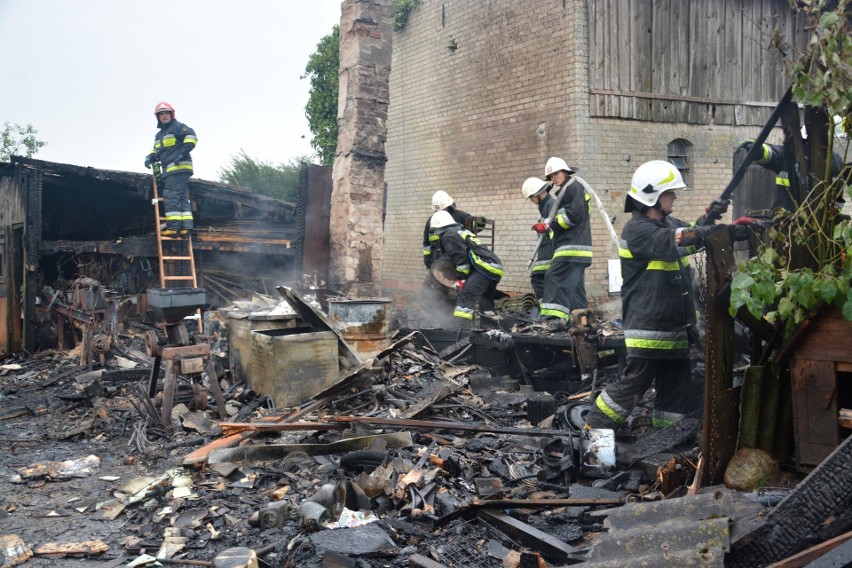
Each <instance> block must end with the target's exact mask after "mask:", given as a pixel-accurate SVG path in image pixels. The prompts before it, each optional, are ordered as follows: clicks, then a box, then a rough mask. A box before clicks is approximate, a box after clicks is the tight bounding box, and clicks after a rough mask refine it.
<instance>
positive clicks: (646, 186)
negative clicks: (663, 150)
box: [624, 160, 686, 213]
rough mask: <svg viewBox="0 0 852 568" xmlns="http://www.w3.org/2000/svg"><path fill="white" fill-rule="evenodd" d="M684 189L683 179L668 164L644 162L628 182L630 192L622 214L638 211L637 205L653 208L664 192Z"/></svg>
mask: <svg viewBox="0 0 852 568" xmlns="http://www.w3.org/2000/svg"><path fill="white" fill-rule="evenodd" d="M684 187H686V184H685V183H683V177H681V175H680V172H679V171H678V169H677V168H676V167H674V165H673V164H671V163H670V162H665V161H663V160H652V161H650V162H645V163H644V164H642V165H641V166H639V167H638V168H637V169H636V173H634V174H633V179H631V180H630V191H629V192H628V194H627V197H626V198H625V200H624V212H625V213H630V212H631V211H633V210H634V209H636V210H638V209H639V205H645V206H647V207H653V206H654V205H656V203H657V200H658V199H659V198H660V195H661V194H662V193H663V192H664V191H669V190H671V189H683V188H684ZM637 204H638V205H637Z"/></svg>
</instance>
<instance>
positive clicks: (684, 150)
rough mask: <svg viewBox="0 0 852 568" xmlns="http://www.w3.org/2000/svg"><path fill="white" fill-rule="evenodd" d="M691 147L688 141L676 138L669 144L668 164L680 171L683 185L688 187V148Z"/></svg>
mask: <svg viewBox="0 0 852 568" xmlns="http://www.w3.org/2000/svg"><path fill="white" fill-rule="evenodd" d="M690 146H692V144H690V143H689V142H688V141H686V140H683V139H681V138H678V139H677V140H672V141H671V142H669V148H668V151H669V162H671V163H672V164H674V166H675V167H676V168H677V169H678V170H680V175H681V176H683V183H685V184H687V185H689V176H688V174H689V147H690Z"/></svg>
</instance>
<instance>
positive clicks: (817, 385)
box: [790, 359, 840, 465]
mask: <svg viewBox="0 0 852 568" xmlns="http://www.w3.org/2000/svg"><path fill="white" fill-rule="evenodd" d="M790 373H791V378H792V381H793V382H792V385H793V416H794V427H795V430H794V432H795V436H796V457H797V460H798V462H799V463H800V464H811V465H814V464H818V463H820V462H821V461H822V460H823V459H824V458H825V457H826V456H827V455H828V454H829V453H831V451H832V450H833V449H834V447H836V446H837V444H838V442H839V441H840V440H839V433H838V429H837V408H836V406H837V402H836V400H837V396H836V392H835V388H834V365H833V364H832V363H831V362H828V361H810V360H807V359H796V360H794V361H792V363H791V367H790Z"/></svg>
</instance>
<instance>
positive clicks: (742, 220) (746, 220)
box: [731, 217, 757, 226]
mask: <svg viewBox="0 0 852 568" xmlns="http://www.w3.org/2000/svg"><path fill="white" fill-rule="evenodd" d="M755 223H757V219H755V218H754V217H737V218H736V219H734V221H733V222H732V223H731V225H745V226H748V225H754V224H755Z"/></svg>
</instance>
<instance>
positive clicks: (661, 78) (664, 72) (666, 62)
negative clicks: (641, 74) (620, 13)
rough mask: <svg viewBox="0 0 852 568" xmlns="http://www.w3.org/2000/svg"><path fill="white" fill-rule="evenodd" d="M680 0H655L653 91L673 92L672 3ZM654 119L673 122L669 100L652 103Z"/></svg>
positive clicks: (652, 33)
mask: <svg viewBox="0 0 852 568" xmlns="http://www.w3.org/2000/svg"><path fill="white" fill-rule="evenodd" d="M677 1H678V0H655V2H654V12H653V25H652V32H651V35H652V40H651V42H652V47H651V65H652V69H653V76H652V86H651V91H653V92H655V93H662V94H671V93H672V90H671V86H670V77H671V70H672V49H671V46H672V45H673V42H676V41H677V38H675V37H673V34H672V29H671V18H670V15H671V5H672V3H673V2H677ZM651 112H652V120H654V121H655V122H672V118H673V113H672V112H671V106H670V103H669V102H668V101H653V102H652V103H651Z"/></svg>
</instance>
